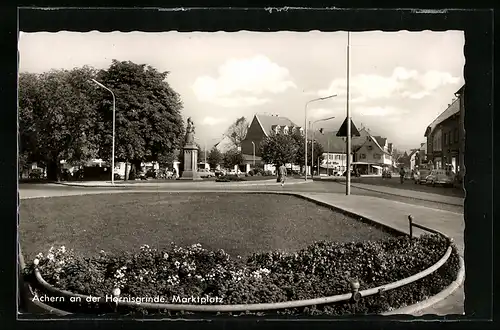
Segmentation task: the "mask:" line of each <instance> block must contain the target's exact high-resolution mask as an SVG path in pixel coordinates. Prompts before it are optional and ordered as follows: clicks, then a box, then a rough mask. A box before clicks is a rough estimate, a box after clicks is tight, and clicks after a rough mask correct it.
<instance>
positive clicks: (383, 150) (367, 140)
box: [356, 135, 390, 155]
mask: <svg viewBox="0 0 500 330" xmlns="http://www.w3.org/2000/svg"><path fill="white" fill-rule="evenodd" d="M379 137H380V136H379ZM381 139H384V140H387V139H386V138H381ZM370 141H373V143H374V144H375V146H376V147H377V148H379V149H380V151H382V152H383V153H385V154H387V155H390V153H389V152H387V151H385V149H384V148H383V147H381V146H380V144H379V143H378V142H377V139H376V137H375V136H371V135H370V139H366V141H365V142H364V143H363V144H362V145H361V146H360V147H359V148H357V150H356V151H358V150H359V149H361V147H362V146H364V145H365V144H366V143H369V142H370Z"/></svg>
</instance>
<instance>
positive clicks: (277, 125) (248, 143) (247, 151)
mask: <svg viewBox="0 0 500 330" xmlns="http://www.w3.org/2000/svg"><path fill="white" fill-rule="evenodd" d="M291 132H299V133H301V134H303V132H304V131H303V128H302V127H300V126H298V125H296V124H295V123H293V122H292V121H291V120H290V119H288V118H286V117H281V116H278V115H272V114H256V115H254V117H253V119H252V121H251V123H250V126H249V127H248V131H247V135H246V137H245V139H244V140H243V141H242V142H241V153H242V155H243V159H244V160H245V164H246V165H247V169H248V168H249V167H250V165H252V167H253V164H254V162H255V164H256V165H263V166H264V169H265V170H271V171H272V170H274V166H272V165H268V164H263V163H262V158H261V156H262V152H261V149H260V143H261V142H262V140H264V139H265V138H266V137H268V136H270V135H271V134H272V133H275V134H280V133H283V134H289V133H291ZM254 151H255V153H254Z"/></svg>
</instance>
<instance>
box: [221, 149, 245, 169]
mask: <svg viewBox="0 0 500 330" xmlns="http://www.w3.org/2000/svg"><path fill="white" fill-rule="evenodd" d="M243 161H244V159H243V155H242V154H241V152H239V151H238V149H236V148H232V149H229V150H228V151H226V152H225V153H224V155H223V158H222V163H223V165H224V167H225V168H233V167H234V166H235V165H241V164H242V163H243Z"/></svg>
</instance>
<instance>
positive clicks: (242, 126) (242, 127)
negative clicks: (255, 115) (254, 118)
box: [225, 117, 248, 148]
mask: <svg viewBox="0 0 500 330" xmlns="http://www.w3.org/2000/svg"><path fill="white" fill-rule="evenodd" d="M247 131H248V121H247V119H246V118H245V117H240V118H238V119H236V121H235V122H234V123H233V124H231V126H229V128H228V129H227V131H226V134H225V135H226V136H227V137H228V138H229V139H230V140H231V142H232V144H233V146H234V147H235V148H238V147H241V141H243V140H244V139H245V137H246V136H247Z"/></svg>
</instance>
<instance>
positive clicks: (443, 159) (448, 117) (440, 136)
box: [424, 85, 465, 179]
mask: <svg viewBox="0 0 500 330" xmlns="http://www.w3.org/2000/svg"><path fill="white" fill-rule="evenodd" d="M464 87H465V85H464V86H462V87H461V88H460V89H459V90H458V91H457V92H456V93H455V96H456V97H457V99H455V100H453V102H452V103H451V104H449V105H448V108H447V109H446V110H445V111H443V112H442V113H441V114H440V115H439V116H438V117H437V118H436V119H435V120H434V121H433V122H432V123H431V124H430V125H429V126H428V127H427V129H426V130H425V134H424V136H425V137H426V138H427V159H428V161H429V162H431V163H432V165H433V167H434V168H439V169H441V168H446V167H447V166H451V169H452V171H454V172H455V173H457V174H458V177H459V179H462V178H463V175H464V173H465V163H464V154H465V152H464V151H465V130H464V113H465V108H464V102H463V98H464Z"/></svg>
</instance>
